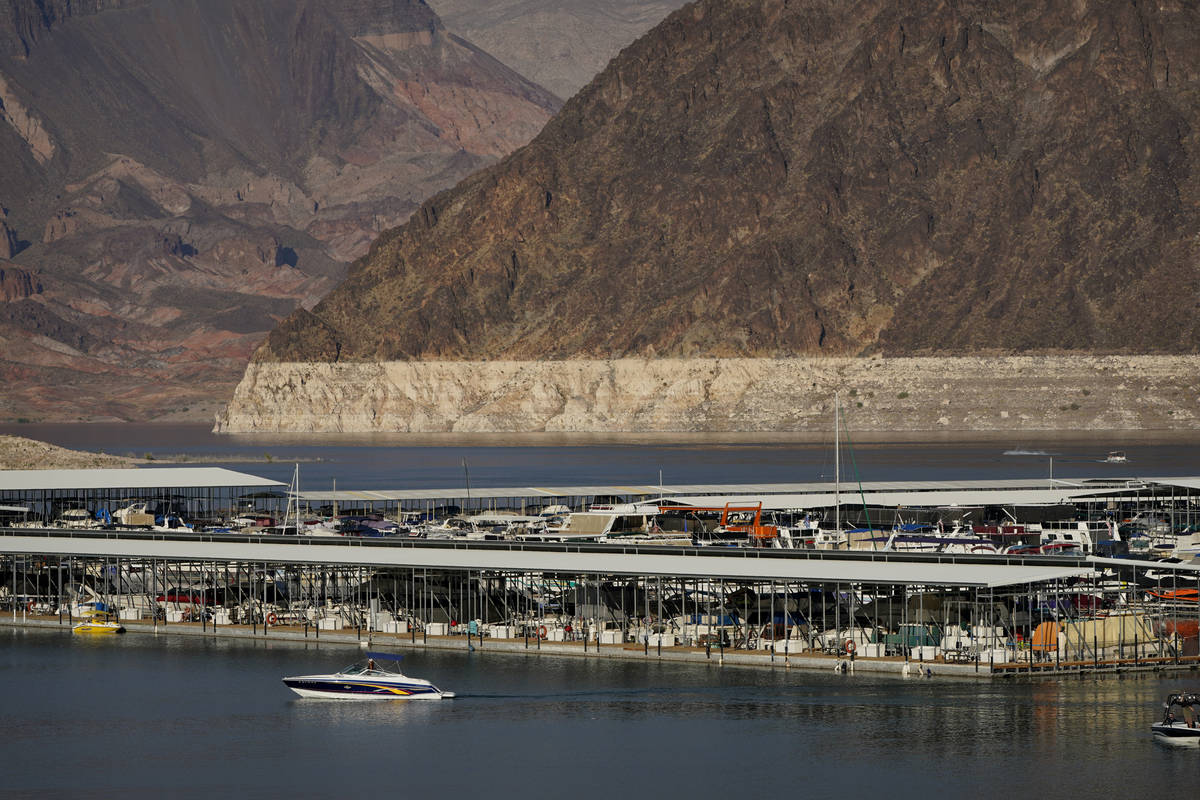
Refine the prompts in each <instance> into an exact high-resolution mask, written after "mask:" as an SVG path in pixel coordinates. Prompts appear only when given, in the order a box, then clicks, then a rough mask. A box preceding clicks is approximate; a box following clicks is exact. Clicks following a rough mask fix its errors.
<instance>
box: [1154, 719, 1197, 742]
mask: <svg viewBox="0 0 1200 800" xmlns="http://www.w3.org/2000/svg"><path fill="white" fill-rule="evenodd" d="M1151 730H1152V731H1153V732H1154V741H1156V742H1161V743H1162V744H1169V745H1172V746H1175V747H1200V728H1189V727H1188V726H1187V725H1186V724H1185V723H1183V722H1172V723H1161V722H1160V723H1158V724H1157V725H1152V726H1151Z"/></svg>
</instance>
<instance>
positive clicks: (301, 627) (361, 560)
mask: <svg viewBox="0 0 1200 800" xmlns="http://www.w3.org/2000/svg"><path fill="white" fill-rule="evenodd" d="M0 556H2V557H0V612H3V613H2V616H0V620H2V621H3V622H5V623H7V624H18V625H19V624H23V623H24V620H26V618H33V619H34V620H35V624H55V623H54V620H55V618H56V617H57V619H58V620H59V621H60V624H61V623H62V621H63V620H66V621H68V622H69V617H68V615H69V614H71V613H77V612H74V610H73V609H74V607H75V606H76V605H80V604H81V598H83V597H90V598H93V599H97V600H100V601H102V602H104V603H105V605H106V607H112V608H115V609H118V611H119V614H120V619H121V620H122V621H123V622H125V623H126V624H128V625H130V626H132V629H139V628H138V627H137V626H139V625H140V626H142V627H141V628H140V629H143V630H148V629H151V626H153V629H154V630H160V626H163V625H166V626H168V629H171V628H176V627H177V629H178V630H180V631H181V632H201V631H202V630H203V631H205V632H212V633H218V635H219V631H224V632H227V633H229V634H230V635H242V636H244V635H260V634H259V631H261V635H282V636H289V637H307V636H309V635H313V636H322V635H325V633H324V632H336V631H345V630H346V629H350V630H351V631H352V634H351V635H352V636H357V637H359V638H362V637H364V636H365V637H366V638H368V639H370V638H372V637H374V638H375V640H376V641H378V642H381V643H382V642H386V641H395V642H397V644H400V643H410V644H412V645H413V646H416V645H417V642H418V641H420V642H422V643H424V644H426V645H430V646H441V647H455V646H466V645H470V644H471V642H472V641H474V643H475V645H477V646H485V644H484V639H486V640H487V641H488V642H489V644H488V645H487V646H491V644H490V643H491V642H492V640H497V641H496V642H495V644H497V645H500V646H501V647H507V648H508V649H509V650H514V649H521V650H524V649H526V648H530V649H532V648H540V647H541V642H542V641H546V642H547V646H548V647H552V648H555V647H557V648H559V650H556V651H555V652H560V651H561V649H562V648H568V650H570V648H572V647H573V648H575V649H574V650H571V652H576V653H580V654H590V653H594V652H595V651H596V650H597V649H598V648H600V647H601V646H610V645H619V647H608V649H607V650H606V652H608V653H610V654H611V653H624V655H623V657H637V656H649V655H650V654H651V653H656V654H657V655H659V656H663V657H668V656H669V657H675V658H679V659H681V660H686V659H689V658H691V659H695V658H707V657H710V656H711V657H712V658H714V660H715V659H716V657H717V655H716V654H717V652H718V651H719V652H720V653H721V654H722V656H723V657H724V656H729V655H734V654H737V655H738V657H739V658H742V657H747V658H751V661H752V662H753V663H762V664H770V663H774V662H773V660H774V659H775V658H777V657H778V658H780V659H781V660H786V659H788V658H791V659H793V661H792V664H793V665H799V664H800V662H799V661H797V660H796V659H800V658H804V659H808V660H807V661H806V662H804V663H805V664H806V665H808V666H815V667H816V668H824V667H821V664H823V663H826V662H823V661H821V659H829V662H828V663H830V664H832V663H837V662H838V660H840V659H845V658H847V657H849V656H855V657H857V659H859V665H860V667H861V668H867V666H868V664H873V665H874V666H871V667H870V668H872V669H881V670H891V671H899V670H900V669H901V668H902V667H904V666H905V665H906V664H909V663H913V662H915V663H917V664H919V665H921V667H922V668H925V667H928V666H932V667H934V669H938V668H939V667H938V665H941V668H942V669H948V670H949V669H956V670H960V671H966V672H970V673H972V674H993V673H994V674H1005V673H1007V674H1022V673H1025V672H1030V671H1034V670H1036V671H1054V670H1056V669H1060V668H1062V669H1065V668H1066V667H1067V666H1069V667H1070V669H1071V670H1072V671H1073V670H1077V669H1084V668H1087V669H1091V668H1093V667H1095V668H1097V669H1100V668H1108V667H1109V666H1110V665H1113V664H1117V665H1120V664H1133V665H1137V664H1141V665H1145V664H1147V663H1149V662H1151V661H1153V662H1154V663H1156V664H1159V665H1160V666H1163V665H1167V666H1170V665H1187V664H1190V663H1194V662H1195V661H1196V656H1195V654H1194V651H1195V644H1196V627H1195V626H1196V617H1197V613H1198V612H1197V607H1196V604H1195V602H1192V603H1191V605H1190V606H1188V605H1185V604H1179V603H1175V604H1165V605H1164V604H1162V603H1158V602H1156V601H1154V602H1151V601H1147V599H1146V598H1145V597H1143V595H1142V594H1141V593H1140V592H1139V591H1137V590H1136V588H1135V587H1136V582H1137V580H1138V579H1139V578H1140V577H1142V575H1141V574H1140V573H1142V572H1145V571H1154V570H1159V571H1161V570H1162V569H1163V566H1164V565H1161V564H1157V563H1153V562H1130V561H1122V562H1121V563H1120V564H1119V571H1120V572H1121V573H1122V574H1123V576H1124V577H1122V578H1121V579H1117V578H1114V577H1113V576H1112V575H1105V574H1104V573H1105V570H1107V569H1108V565H1107V564H1105V563H1099V562H1100V560H1099V559H1084V558H1063V557H1051V556H1025V557H1005V556H995V555H989V556H980V555H966V554H964V555H950V554H934V553H930V554H924V553H880V552H871V551H866V552H845V551H794V550H793V551H788V550H767V549H750V548H715V547H662V546H658V547H655V546H643V545H591V544H565V543H520V542H467V541H422V540H414V541H406V540H399V539H382V540H381V539H358V538H345V539H337V540H324V541H323V540H315V541H314V540H312V539H308V538H307V537H290V536H272V535H236V534H234V535H229V534H224V535H203V534H175V533H153V532H147V533H142V532H130V531H66V530H51V529H27V530H23V529H14V528H7V529H0ZM1118 561H1120V560H1118ZM1176 566H1177V567H1178V566H1179V565H1176ZM1130 571H1132V574H1129V573H1130ZM1166 571H1167V573H1168V574H1169V576H1170V579H1169V581H1167V582H1163V583H1161V584H1160V585H1161V586H1162V587H1163V588H1164V589H1165V588H1168V587H1169V588H1170V590H1171V591H1174V592H1177V593H1182V592H1184V591H1185V590H1186V589H1187V588H1188V587H1198V588H1200V572H1197V571H1196V570H1195V569H1189V568H1187V567H1184V568H1178V569H1174V570H1172V569H1170V568H1167V570H1166ZM38 620H40V623H38V622H37V621H38ZM463 620H466V621H468V622H467V623H465V624H464V623H463V622H462V621H463ZM1108 620H1111V621H1108ZM1048 623H1052V624H1054V625H1056V626H1059V627H1055V628H1053V629H1051V628H1049V627H1047V624H1048ZM268 632H270V633H268ZM456 635H457V636H461V637H462V638H458V639H456V638H455V637H456ZM390 637H394V638H390ZM418 637H419V639H418ZM502 641H503V644H502ZM456 642H459V643H461V644H459V645H456ZM1189 648H1190V649H1189ZM625 651H630V652H625ZM664 652H665V653H666V654H667V655H666V656H664V655H663V654H664ZM737 663H744V662H741V661H739V662H737ZM1131 668H1132V667H1131Z"/></svg>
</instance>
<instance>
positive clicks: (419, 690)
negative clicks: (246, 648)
mask: <svg viewBox="0 0 1200 800" xmlns="http://www.w3.org/2000/svg"><path fill="white" fill-rule="evenodd" d="M283 683H284V685H285V686H287V687H288V688H289V689H291V690H292V691H293V692H295V693H296V694H298V695H300V696H301V697H305V698H322V699H326V700H441V699H443V698H450V697H453V696H454V695H453V693H451V692H443V691H441V690H440V689H438V688H437V687H436V686H434V685H432V684H430V683H428V682H425V681H419V680H413V679H405V680H402V681H390V680H362V679H355V678H351V677H342V676H337V675H332V676H331V675H304V676H300V677H296V678H284V679H283Z"/></svg>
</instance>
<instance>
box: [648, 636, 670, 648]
mask: <svg viewBox="0 0 1200 800" xmlns="http://www.w3.org/2000/svg"><path fill="white" fill-rule="evenodd" d="M659 645H661V646H663V647H674V646H675V634H673V633H652V634H650V646H651V647H658V646H659Z"/></svg>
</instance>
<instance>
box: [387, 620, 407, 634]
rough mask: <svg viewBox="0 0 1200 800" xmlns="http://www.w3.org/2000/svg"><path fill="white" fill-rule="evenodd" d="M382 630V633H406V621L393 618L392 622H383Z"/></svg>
mask: <svg viewBox="0 0 1200 800" xmlns="http://www.w3.org/2000/svg"><path fill="white" fill-rule="evenodd" d="M382 630H383V632H384V633H408V623H407V622H403V621H401V622H396V621H395V620H393V621H392V622H388V623H385V624H384V626H383V629H382Z"/></svg>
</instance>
